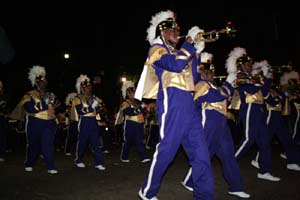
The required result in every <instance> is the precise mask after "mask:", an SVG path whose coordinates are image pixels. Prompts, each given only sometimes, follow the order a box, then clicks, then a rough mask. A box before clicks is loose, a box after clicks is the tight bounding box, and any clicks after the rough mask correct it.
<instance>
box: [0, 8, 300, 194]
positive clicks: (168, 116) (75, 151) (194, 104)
mask: <svg viewBox="0 0 300 200" xmlns="http://www.w3.org/2000/svg"><path fill="white" fill-rule="evenodd" d="M224 32H226V33H229V32H230V27H227V28H226V31H224V30H223V31H222V33H224ZM208 33H210V32H208ZM214 34H215V33H214ZM206 35H208V34H206V33H205V32H204V30H202V29H200V28H199V27H198V26H194V27H191V28H190V29H189V31H188V33H187V35H186V36H185V41H184V42H183V43H182V44H181V46H178V44H179V40H180V38H182V36H180V28H179V26H178V24H177V22H176V19H175V14H174V12H173V11H170V10H167V11H161V12H158V13H157V14H155V15H154V16H152V18H151V21H150V27H149V28H148V29H147V41H148V42H149V43H150V47H149V51H148V54H147V58H146V61H145V64H144V68H143V71H142V74H141V76H140V79H139V81H138V83H134V82H133V81H125V82H124V83H123V86H122V88H121V92H122V97H123V98H122V99H123V101H122V102H121V103H120V107H119V110H118V113H117V115H116V117H115V119H114V121H115V123H114V125H115V127H117V126H118V127H122V128H121V129H120V132H121V137H120V136H117V137H120V138H121V148H120V161H121V162H125V163H128V162H130V155H129V152H130V149H131V147H132V146H133V145H136V149H137V151H138V153H139V156H140V161H141V163H150V165H149V173H148V174H147V175H146V177H145V179H144V181H143V182H142V183H141V186H140V188H139V189H137V190H139V191H138V196H139V198H140V199H142V200H156V199H157V197H156V196H157V193H158V191H159V188H160V185H161V182H162V179H163V176H164V174H165V172H166V170H167V169H168V166H169V165H170V163H171V162H172V161H173V159H174V157H175V155H176V154H177V152H178V149H179V147H180V146H182V147H183V149H184V151H185V153H186V155H187V157H188V159H189V164H190V168H189V169H187V174H186V177H184V178H183V179H182V180H178V181H179V182H180V181H181V184H182V185H183V187H185V188H186V189H187V190H189V191H191V192H193V196H194V199H197V200H198V199H205V200H211V199H214V175H213V171H212V165H211V159H212V158H213V157H214V156H217V157H218V158H219V159H220V160H221V164H222V170H223V175H224V178H225V180H226V183H227V184H228V191H227V192H228V194H229V195H234V196H237V197H239V198H250V194H248V193H247V192H245V191H244V183H243V179H245V178H246V177H242V175H241V170H240V167H239V161H240V160H241V159H243V157H244V156H245V155H246V154H247V153H248V152H249V150H250V149H251V148H252V147H253V145H256V147H257V156H256V157H255V158H253V160H252V162H251V165H253V166H254V167H256V168H257V170H258V173H257V178H258V179H264V180H268V181H272V182H278V181H280V179H281V178H280V177H276V176H275V175H274V174H276V172H274V171H273V170H272V169H273V166H272V142H273V140H274V137H276V138H277V140H278V141H279V143H280V144H281V145H282V149H283V152H282V153H281V154H280V155H278V156H281V157H282V158H284V159H286V168H287V169H288V170H293V171H299V172H300V152H299V145H300V130H299V129H300V125H299V124H300V122H299V121H300V120H299V118H300V80H299V73H298V72H297V71H296V70H295V69H294V68H293V66H291V65H289V66H288V67H287V66H282V67H272V66H271V65H270V64H269V62H268V61H267V60H261V61H253V59H252V58H251V57H250V55H248V54H247V52H246V49H245V48H242V47H235V48H234V49H233V50H232V51H231V52H229V53H228V58H227V60H226V62H225V69H226V71H227V73H228V75H227V77H226V80H225V81H224V82H223V83H222V84H221V85H220V84H217V83H216V82H215V79H214V77H215V70H217V68H216V67H214V65H213V57H214V55H213V54H211V53H208V52H205V51H204V49H205V42H207V39H206V38H205V36H206ZM210 39H211V38H210ZM28 79H29V81H30V83H31V85H32V90H31V91H28V92H27V93H25V94H24V96H23V97H22V98H21V99H20V101H19V103H18V104H17V105H16V106H15V108H14V109H13V110H12V111H9V109H8V108H7V103H8V102H7V98H6V97H5V93H4V85H3V83H2V82H1V81H0V162H5V151H6V149H7V147H6V146H7V140H6V136H7V124H8V122H9V121H10V120H15V121H18V122H22V124H23V125H24V132H25V134H26V152H25V161H24V169H25V171H26V172H28V173H34V167H35V165H36V161H37V159H38V158H39V157H40V156H42V157H43V160H44V162H45V163H46V167H47V172H48V173H49V174H57V173H59V172H58V170H59V169H57V168H56V167H55V159H54V153H55V151H56V150H61V151H63V152H64V154H65V155H66V156H74V165H75V166H76V167H79V168H84V167H86V165H85V163H84V157H85V155H86V153H87V150H88V149H89V148H88V147H89V146H90V147H91V149H92V154H93V158H94V167H95V169H97V170H105V169H106V166H105V160H104V156H103V154H105V153H109V151H110V148H111V140H112V138H110V136H109V133H108V132H107V130H106V128H107V126H108V119H107V109H106V107H105V103H104V102H103V100H102V99H101V97H98V96H96V95H94V94H93V90H92V86H93V85H92V82H91V80H90V78H89V77H88V76H87V75H86V74H80V75H79V77H78V78H77V79H76V84H75V87H74V89H76V90H75V91H74V92H71V93H69V94H68V95H67V96H66V97H65V101H60V100H59V99H58V98H57V96H56V95H55V93H53V92H50V91H48V89H47V79H46V69H45V68H44V67H43V66H38V65H37V66H33V67H32V68H30V69H29V73H28ZM145 99H147V100H151V101H144V100H145ZM62 102H64V103H62ZM145 102H147V103H145ZM149 102H150V103H149ZM61 108H64V109H63V110H62V109H61ZM116 140H118V139H116ZM150 148H151V149H154V153H153V155H148V154H147V151H146V149H150ZM0 164H1V163H0ZM249 164H250V163H249Z"/></svg>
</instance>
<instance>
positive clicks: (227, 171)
mask: <svg viewBox="0 0 300 200" xmlns="http://www.w3.org/2000/svg"><path fill="white" fill-rule="evenodd" d="M212 58H213V55H212V54H210V53H206V52H203V53H201V64H200V68H199V73H200V74H201V80H200V81H199V82H198V83H197V84H196V86H195V94H194V100H195V103H196V106H197V111H198V113H199V115H200V116H201V118H202V121H201V122H200V121H199V122H198V123H202V126H203V127H204V133H205V136H206V140H207V143H208V149H209V153H210V157H211V158H212V157H213V156H214V155H216V156H217V157H218V158H219V159H220V160H221V163H222V168H223V174H224V177H225V180H226V182H227V183H228V185H229V187H228V193H229V194H231V195H234V196H238V197H240V198H250V195H249V194H247V193H246V192H244V191H243V190H244V185H243V182H242V176H241V172H240V168H239V165H238V162H237V160H236V158H235V157H234V144H233V140H232V136H231V133H230V128H229V126H228V122H227V118H226V113H227V103H228V99H229V98H230V97H231V96H232V94H233V90H234V88H233V86H232V85H233V84H234V81H235V79H236V73H231V74H229V75H228V76H227V79H226V82H225V83H224V84H223V86H222V87H219V88H218V87H217V86H216V85H215V83H214V75H215V72H214V70H215V69H214V66H213V64H212ZM182 185H183V186H184V187H185V188H187V189H188V190H190V191H193V181H192V177H191V170H189V172H188V174H187V175H186V177H185V178H184V181H183V182H182Z"/></svg>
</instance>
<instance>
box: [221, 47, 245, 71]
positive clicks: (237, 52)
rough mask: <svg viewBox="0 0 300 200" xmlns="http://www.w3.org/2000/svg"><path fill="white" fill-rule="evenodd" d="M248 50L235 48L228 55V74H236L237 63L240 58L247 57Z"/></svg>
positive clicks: (226, 65)
mask: <svg viewBox="0 0 300 200" xmlns="http://www.w3.org/2000/svg"><path fill="white" fill-rule="evenodd" d="M246 54H247V53H246V50H245V49H244V48H241V47H235V48H234V49H233V50H232V51H231V52H230V53H229V55H228V58H227V60H226V64H225V67H226V69H227V73H228V74H230V73H236V72H237V67H236V61H237V59H238V58H240V57H242V56H243V55H246Z"/></svg>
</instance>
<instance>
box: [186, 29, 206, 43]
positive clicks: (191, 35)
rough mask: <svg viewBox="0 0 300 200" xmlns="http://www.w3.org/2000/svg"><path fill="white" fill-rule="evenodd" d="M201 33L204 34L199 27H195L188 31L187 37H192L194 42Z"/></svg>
mask: <svg viewBox="0 0 300 200" xmlns="http://www.w3.org/2000/svg"><path fill="white" fill-rule="evenodd" d="M199 32H204V31H203V30H201V29H200V28H199V27H198V26H193V27H192V28H190V30H189V31H188V34H187V37H188V36H190V37H191V38H192V40H193V41H194V40H195V38H196V36H197V34H198V33H199Z"/></svg>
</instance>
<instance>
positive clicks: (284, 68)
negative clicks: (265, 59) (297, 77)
mask: <svg viewBox="0 0 300 200" xmlns="http://www.w3.org/2000/svg"><path fill="white" fill-rule="evenodd" d="M292 69H293V66H291V65H279V66H271V70H272V72H273V73H277V74H282V73H284V72H290V71H291V70H292Z"/></svg>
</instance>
